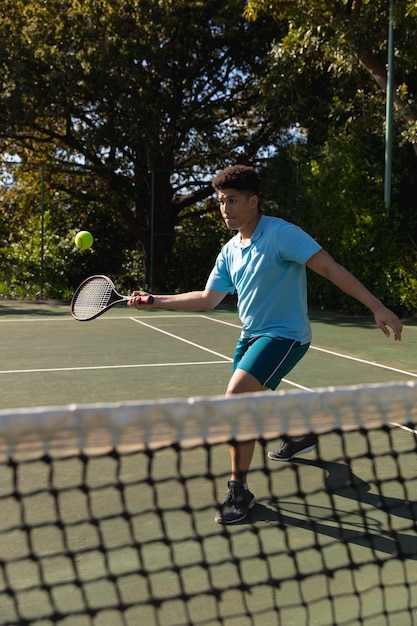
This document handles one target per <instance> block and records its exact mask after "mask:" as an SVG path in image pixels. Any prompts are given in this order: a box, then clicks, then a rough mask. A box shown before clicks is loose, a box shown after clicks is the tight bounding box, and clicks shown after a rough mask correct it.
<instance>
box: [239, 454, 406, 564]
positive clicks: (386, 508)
mask: <svg viewBox="0 0 417 626" xmlns="http://www.w3.org/2000/svg"><path fill="white" fill-rule="evenodd" d="M293 463H294V465H299V466H311V467H318V468H321V469H323V470H325V472H326V473H327V477H326V479H325V489H326V490H327V493H328V494H329V495H330V497H332V496H340V497H343V498H348V499H349V500H354V501H357V502H358V503H359V506H358V512H357V513H355V512H352V511H351V510H344V509H342V508H340V507H339V504H338V502H335V501H333V506H332V507H326V506H320V505H319V506H318V505H316V504H309V503H308V501H307V499H306V500H305V502H304V503H302V504H301V503H295V502H291V501H287V500H285V501H283V500H280V499H278V498H274V499H273V500H270V501H269V502H268V505H269V506H265V505H263V504H259V503H257V504H256V505H255V507H254V508H253V510H252V511H251V513H250V514H249V516H248V517H247V518H246V519H245V520H243V521H242V522H240V524H256V523H257V522H269V523H271V524H276V525H277V527H279V528H280V529H284V528H285V527H287V526H290V527H297V528H303V529H305V530H309V531H311V532H313V533H315V534H319V535H326V536H328V537H332V538H334V539H336V540H338V541H340V542H342V543H344V544H347V543H352V544H356V545H359V546H363V547H366V548H368V549H371V550H373V551H375V550H376V551H379V552H382V553H385V554H389V555H392V556H397V557H398V558H399V559H417V536H416V535H415V532H416V530H417V523H416V520H417V503H415V502H410V501H409V500H404V499H402V498H393V497H387V496H384V495H382V494H378V493H372V492H371V488H372V486H371V485H370V484H369V483H368V482H366V481H364V480H362V479H361V478H360V477H359V476H357V475H355V474H354V473H353V472H352V471H351V469H350V468H349V466H348V465H345V464H344V463H335V462H326V461H321V460H317V461H311V460H307V459H297V460H294V461H293ZM363 505H365V507H364V506H363ZM368 507H370V508H368ZM372 509H373V510H374V513H375V514H374V513H373V512H372ZM381 513H382V514H383V515H384V516H387V517H388V518H389V524H388V527H390V529H389V530H385V529H384V524H383V523H382V521H381ZM392 517H397V518H401V519H404V520H410V526H409V530H410V531H411V532H412V533H413V534H412V535H410V534H407V533H403V532H398V531H397V530H395V529H394V528H393V524H391V521H390V520H391V518H392ZM375 561H377V557H375Z"/></svg>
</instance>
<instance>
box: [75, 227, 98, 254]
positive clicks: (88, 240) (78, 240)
mask: <svg viewBox="0 0 417 626" xmlns="http://www.w3.org/2000/svg"><path fill="white" fill-rule="evenodd" d="M93 243H94V237H93V235H92V234H91V233H89V232H88V230H81V231H80V232H79V233H77V234H76V235H75V244H76V246H77V247H78V248H80V250H87V249H88V248H91V246H92V245H93Z"/></svg>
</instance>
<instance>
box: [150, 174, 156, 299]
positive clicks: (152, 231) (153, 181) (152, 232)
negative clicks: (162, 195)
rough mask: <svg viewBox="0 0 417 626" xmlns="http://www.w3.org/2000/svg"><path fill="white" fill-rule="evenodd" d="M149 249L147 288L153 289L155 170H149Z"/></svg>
mask: <svg viewBox="0 0 417 626" xmlns="http://www.w3.org/2000/svg"><path fill="white" fill-rule="evenodd" d="M150 226H151V228H150V237H151V241H150V251H149V257H150V258H149V289H150V291H153V270H154V267H153V265H154V246H155V242H154V237H155V170H154V169H152V170H151V224H150Z"/></svg>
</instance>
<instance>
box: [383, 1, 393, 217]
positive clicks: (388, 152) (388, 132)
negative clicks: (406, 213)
mask: <svg viewBox="0 0 417 626" xmlns="http://www.w3.org/2000/svg"><path fill="white" fill-rule="evenodd" d="M393 21H394V0H389V19H388V66H387V102H386V115H385V191H384V200H385V208H386V211H387V214H389V211H390V207H391V173H392V116H393V97H394V25H393Z"/></svg>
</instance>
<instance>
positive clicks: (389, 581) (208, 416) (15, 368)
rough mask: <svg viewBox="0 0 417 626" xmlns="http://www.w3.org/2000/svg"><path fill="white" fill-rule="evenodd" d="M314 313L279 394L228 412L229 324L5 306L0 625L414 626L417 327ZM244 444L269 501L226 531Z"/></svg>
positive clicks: (254, 484) (0, 322) (223, 319)
mask: <svg viewBox="0 0 417 626" xmlns="http://www.w3.org/2000/svg"><path fill="white" fill-rule="evenodd" d="M311 317H312V322H313V344H312V348H311V349H310V351H309V353H308V355H307V356H306V357H305V358H304V360H303V361H302V362H301V363H300V364H299V365H298V366H297V368H296V369H295V370H294V371H293V372H291V374H290V375H289V377H288V379H286V381H285V382H283V384H282V386H281V387H280V389H281V390H280V391H279V392H275V393H271V394H260V395H255V396H244V397H241V398H237V399H231V400H224V399H223V398H222V394H223V392H224V389H225V387H226V384H227V380H228V378H229V375H230V372H231V360H232V356H233V350H234V346H235V343H236V339H237V337H238V334H239V324H238V320H237V317H236V314H235V312H233V311H229V310H216V311H213V312H210V313H209V314H177V313H169V312H157V311H154V312H144V313H138V312H135V314H134V315H132V314H131V311H130V310H127V309H124V308H116V309H115V310H113V311H111V312H109V313H108V314H106V315H105V316H103V317H102V318H100V319H98V320H96V321H94V322H90V323H80V322H76V321H74V320H73V319H72V318H71V317H70V315H69V310H68V307H65V306H61V305H48V304H39V305H36V304H24V303H1V304H0V333H1V336H2V346H3V351H2V354H3V357H4V358H3V365H2V367H1V368H0V369H1V371H0V376H1V383H2V384H1V385H0V452H1V457H0V458H1V463H2V469H1V472H0V592H1V595H0V624H3V625H4V626H6V625H8V626H12V625H14V624H16V625H17V624H31V625H32V624H34V625H36V626H46V625H49V624H60V625H61V626H84V625H86V626H87V625H88V626H90V625H91V626H118V625H123V626H125V625H127V626H137V625H142V624H143V625H144V626H145V625H146V626H148V625H150V626H152V625H162V626H174V625H177V626H183V625H185V624H193V625H196V626H197V625H203V624H204V625H207V626H214V625H217V624H225V625H227V626H247V625H248V626H249V625H256V626H258V625H260V624H278V625H280V626H292V625H294V626H295V625H297V626H300V625H305V626H312V625H315V626H327V625H333V624H337V625H338V626H341V625H355V626H356V625H359V624H361V625H362V624H365V625H366V626H383V625H388V626H395V625H397V624H398V625H401V626H405V625H408V624H409V625H413V624H415V623H417V568H416V563H415V561H416V558H417V535H416V520H417V505H416V495H417V489H416V488H417V479H416V478H415V475H416V434H415V432H414V430H415V428H416V423H417V402H416V401H417V388H416V383H417V365H416V359H415V355H416V354H417V326H416V324H415V321H414V320H409V321H406V323H405V330H404V336H403V341H402V342H401V343H397V342H394V341H393V339H392V338H391V339H390V340H387V339H386V338H385V337H384V336H383V334H382V333H381V331H379V330H378V329H377V328H375V326H374V325H373V324H372V323H371V321H370V320H369V319H365V318H346V317H344V316H341V315H331V314H325V313H322V312H317V313H313V314H312V316H311ZM358 384H360V385H361V387H360V388H358V389H355V390H354V389H351V388H350V386H351V385H358ZM318 387H320V388H324V387H325V388H326V389H320V390H317V388H318ZM328 387H337V388H339V387H342V389H337V390H336V391H334V390H329V389H327V388H328ZM201 396H203V397H204V398H199V397H201ZM212 396H216V397H215V398H213V397H212ZM190 397H193V399H192V400H190V399H189V398H190ZM172 398H179V399H180V400H170V399H172ZM181 398H182V399H183V400H181ZM92 403H93V404H94V406H92ZM21 407H24V408H21ZM45 407H60V408H54V409H52V408H45ZM306 430H311V431H314V432H317V433H318V434H319V435H320V445H319V450H318V452H313V453H311V454H309V455H306V456H305V457H303V458H299V459H297V461H296V462H294V463H290V464H285V463H284V464H283V463H274V462H273V461H270V460H269V459H268V458H267V451H268V450H270V449H273V448H276V447H278V445H279V436H280V435H282V434H285V433H291V434H297V433H304V432H305V431H306ZM248 437H249V438H256V439H257V440H258V445H257V448H256V453H255V458H254V462H253V468H252V473H251V476H250V483H249V486H250V489H251V490H252V491H253V492H254V493H255V495H256V497H257V504H256V506H255V507H254V509H253V511H252V513H251V515H250V516H248V518H247V519H245V520H244V521H243V522H241V523H238V524H235V525H233V526H221V525H218V524H215V522H214V514H215V511H216V508H215V505H216V502H219V501H221V500H222V499H223V496H224V493H225V490H226V482H227V479H228V473H229V458H228V441H229V440H233V439H236V438H238V439H242V438H243V439H245V438H248Z"/></svg>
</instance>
